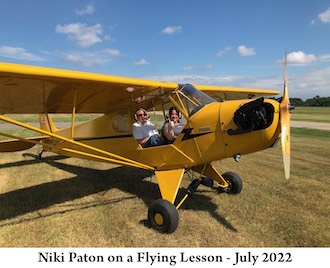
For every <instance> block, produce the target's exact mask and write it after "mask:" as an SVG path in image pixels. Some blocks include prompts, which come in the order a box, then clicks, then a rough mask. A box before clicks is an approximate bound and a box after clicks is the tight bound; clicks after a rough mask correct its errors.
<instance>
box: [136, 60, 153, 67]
mask: <svg viewBox="0 0 330 268" xmlns="http://www.w3.org/2000/svg"><path fill="white" fill-rule="evenodd" d="M148 64H149V62H148V61H146V60H145V59H140V60H139V61H136V62H134V65H136V66H143V65H148Z"/></svg>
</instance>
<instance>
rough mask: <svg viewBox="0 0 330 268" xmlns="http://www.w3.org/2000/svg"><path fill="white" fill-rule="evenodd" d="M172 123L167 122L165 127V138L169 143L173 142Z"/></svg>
mask: <svg viewBox="0 0 330 268" xmlns="http://www.w3.org/2000/svg"><path fill="white" fill-rule="evenodd" d="M173 127H174V122H173V121H171V120H169V121H168V123H167V126H165V131H164V132H165V136H166V138H167V139H168V140H169V141H173V140H174V130H173Z"/></svg>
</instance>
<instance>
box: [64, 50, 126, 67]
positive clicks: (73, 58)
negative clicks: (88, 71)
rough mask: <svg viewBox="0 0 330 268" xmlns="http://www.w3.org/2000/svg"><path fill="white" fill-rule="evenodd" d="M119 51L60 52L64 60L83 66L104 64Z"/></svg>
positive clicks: (117, 54) (118, 53) (116, 55)
mask: <svg viewBox="0 0 330 268" xmlns="http://www.w3.org/2000/svg"><path fill="white" fill-rule="evenodd" d="M119 55H120V51H119V50H116V49H104V50H101V51H95V52H72V53H68V54H62V55H61V57H63V58H64V59H65V60H66V61H69V62H73V63H75V64H77V65H81V66H84V67H90V66H98V65H104V64H107V63H109V62H111V61H112V60H113V58H114V57H118V56H119Z"/></svg>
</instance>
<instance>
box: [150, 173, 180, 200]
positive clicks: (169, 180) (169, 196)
mask: <svg viewBox="0 0 330 268" xmlns="http://www.w3.org/2000/svg"><path fill="white" fill-rule="evenodd" d="M155 174H156V178H157V181H158V185H159V188H160V192H161V195H162V198H163V199H165V200H168V201H170V202H171V203H172V204H174V201H175V198H176V195H177V192H178V190H179V186H180V184H181V180H182V177H183V174H184V169H183V168H181V169H173V170H164V171H156V172H155Z"/></svg>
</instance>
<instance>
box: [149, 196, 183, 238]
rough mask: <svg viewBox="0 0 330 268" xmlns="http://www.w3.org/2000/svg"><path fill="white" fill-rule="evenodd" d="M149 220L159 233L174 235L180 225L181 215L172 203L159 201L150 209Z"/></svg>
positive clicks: (152, 204) (163, 200) (153, 203)
mask: <svg viewBox="0 0 330 268" xmlns="http://www.w3.org/2000/svg"><path fill="white" fill-rule="evenodd" d="M148 220H149V222H150V224H151V226H152V228H154V229H156V230H157V231H158V232H160V233H173V232H174V231H175V230H176V228H177V227H178V225H179V213H178V210H177V209H176V207H175V206H174V205H173V204H172V203H171V202H169V201H167V200H165V199H158V200H156V201H154V202H152V203H151V205H150V207H149V210H148Z"/></svg>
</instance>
